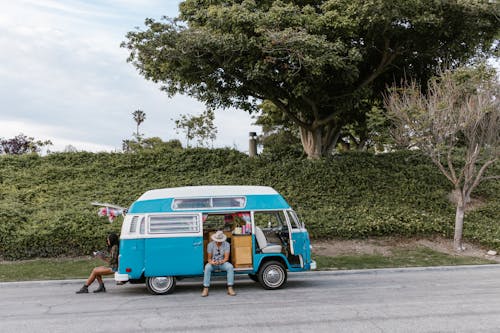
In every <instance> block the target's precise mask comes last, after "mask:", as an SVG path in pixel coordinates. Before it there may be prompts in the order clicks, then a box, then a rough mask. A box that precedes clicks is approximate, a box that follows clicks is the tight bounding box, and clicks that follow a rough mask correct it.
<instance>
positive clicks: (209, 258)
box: [207, 243, 215, 265]
mask: <svg viewBox="0 0 500 333" xmlns="http://www.w3.org/2000/svg"><path fill="white" fill-rule="evenodd" d="M213 252H214V247H213V245H212V243H208V245H207V262H208V263H209V264H211V265H215V263H214V261H213V260H212V253H213Z"/></svg>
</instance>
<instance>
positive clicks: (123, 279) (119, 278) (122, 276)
mask: <svg viewBox="0 0 500 333" xmlns="http://www.w3.org/2000/svg"><path fill="white" fill-rule="evenodd" d="M115 281H116V282H126V281H128V274H120V273H118V272H115Z"/></svg>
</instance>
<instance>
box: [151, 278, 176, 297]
mask: <svg viewBox="0 0 500 333" xmlns="http://www.w3.org/2000/svg"><path fill="white" fill-rule="evenodd" d="M146 287H147V288H148V291H149V292H150V293H151V294H153V295H166V294H170V293H171V292H172V291H174V288H175V277H173V276H151V277H147V278H146Z"/></svg>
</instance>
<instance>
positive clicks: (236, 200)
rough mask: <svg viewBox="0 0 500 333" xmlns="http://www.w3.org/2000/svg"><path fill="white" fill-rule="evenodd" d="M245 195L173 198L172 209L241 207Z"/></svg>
mask: <svg viewBox="0 0 500 333" xmlns="http://www.w3.org/2000/svg"><path fill="white" fill-rule="evenodd" d="M245 204H246V200H245V197H214V198H189V199H174V202H173V204H172V209H204V208H243V207H245Z"/></svg>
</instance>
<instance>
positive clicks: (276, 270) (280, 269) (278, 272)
mask: <svg viewBox="0 0 500 333" xmlns="http://www.w3.org/2000/svg"><path fill="white" fill-rule="evenodd" d="M258 278H259V282H260V284H261V285H262V287H264V289H268V290H270V289H278V288H281V287H283V286H284V285H285V283H286V279H287V273H286V268H285V266H283V264H282V263H280V262H278V261H268V262H266V263H265V264H263V265H262V266H261V267H260V269H259V274H258Z"/></svg>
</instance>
